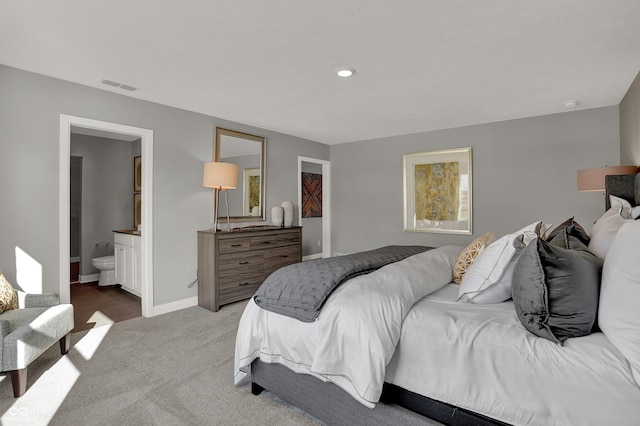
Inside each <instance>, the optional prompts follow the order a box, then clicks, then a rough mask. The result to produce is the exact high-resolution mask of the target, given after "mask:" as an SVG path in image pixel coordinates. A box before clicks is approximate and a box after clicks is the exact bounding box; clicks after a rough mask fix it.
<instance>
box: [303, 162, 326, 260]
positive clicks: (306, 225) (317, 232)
mask: <svg viewBox="0 0 640 426" xmlns="http://www.w3.org/2000/svg"><path fill="white" fill-rule="evenodd" d="M302 171H303V172H304V173H315V174H318V175H321V174H322V164H315V163H308V162H306V161H303V162H302ZM298 179H302V176H299V177H298ZM301 225H302V255H303V256H310V255H312V254H318V253H322V217H303V218H302V224H301ZM318 242H320V245H318Z"/></svg>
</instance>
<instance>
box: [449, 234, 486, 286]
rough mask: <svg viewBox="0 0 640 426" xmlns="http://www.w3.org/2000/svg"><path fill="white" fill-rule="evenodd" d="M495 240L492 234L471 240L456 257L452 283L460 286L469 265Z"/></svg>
mask: <svg viewBox="0 0 640 426" xmlns="http://www.w3.org/2000/svg"><path fill="white" fill-rule="evenodd" d="M495 240H496V236H495V235H494V234H493V232H487V233H486V234H482V235H480V236H479V237H478V238H476V239H475V240H473V241H472V242H471V244H469V245H468V246H467V247H465V249H464V250H462V252H461V253H460V255H459V256H458V260H457V261H456V264H455V266H454V267H453V282H454V283H456V284H460V283H461V282H462V277H463V276H464V274H465V272H466V271H467V269H468V268H469V266H471V264H472V263H473V262H474V261H475V260H476V259H477V258H478V256H479V255H480V253H482V250H484V249H485V247H487V246H488V245H489V244H491V243H492V242H494V241H495Z"/></svg>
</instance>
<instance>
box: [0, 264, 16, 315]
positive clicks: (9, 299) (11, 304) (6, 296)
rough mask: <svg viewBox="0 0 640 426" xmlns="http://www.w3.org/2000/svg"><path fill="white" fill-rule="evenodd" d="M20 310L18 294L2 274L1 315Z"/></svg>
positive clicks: (0, 275)
mask: <svg viewBox="0 0 640 426" xmlns="http://www.w3.org/2000/svg"><path fill="white" fill-rule="evenodd" d="M17 308H18V293H16V291H15V290H14V289H13V287H12V286H11V284H9V281H7V279H6V278H5V277H4V274H3V273H2V272H0V313H2V312H4V311H8V310H9V309H17Z"/></svg>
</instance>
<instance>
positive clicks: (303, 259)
mask: <svg viewBox="0 0 640 426" xmlns="http://www.w3.org/2000/svg"><path fill="white" fill-rule="evenodd" d="M314 259H322V253H316V254H310V255H309V256H303V257H302V261H303V262H306V261H307V260H314Z"/></svg>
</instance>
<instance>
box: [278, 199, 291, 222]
mask: <svg viewBox="0 0 640 426" xmlns="http://www.w3.org/2000/svg"><path fill="white" fill-rule="evenodd" d="M280 205H281V206H282V208H283V209H284V226H285V227H289V226H293V203H292V202H291V201H283V202H282V204H280Z"/></svg>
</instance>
